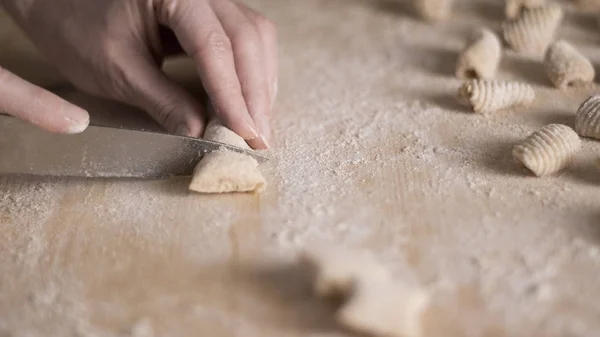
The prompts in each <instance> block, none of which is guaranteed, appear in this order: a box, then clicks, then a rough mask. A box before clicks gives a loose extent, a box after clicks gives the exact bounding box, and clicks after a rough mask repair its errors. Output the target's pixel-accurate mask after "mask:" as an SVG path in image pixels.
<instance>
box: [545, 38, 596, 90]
mask: <svg viewBox="0 0 600 337" xmlns="http://www.w3.org/2000/svg"><path fill="white" fill-rule="evenodd" d="M544 69H545V70H546V74H547V75H548V78H549V79H550V81H552V84H554V86H555V87H557V88H560V89H566V88H567V87H570V86H582V85H585V84H588V83H592V82H593V81H594V77H595V76H596V73H595V70H594V67H593V66H592V63H591V62H590V61H589V60H588V59H587V58H586V57H585V56H584V55H583V54H581V53H580V52H579V51H578V50H577V49H575V48H574V47H573V46H572V45H570V44H569V43H567V42H566V41H562V40H559V41H556V42H554V43H553V44H552V45H551V46H550V47H549V48H548V50H547V51H546V55H545V57H544Z"/></svg>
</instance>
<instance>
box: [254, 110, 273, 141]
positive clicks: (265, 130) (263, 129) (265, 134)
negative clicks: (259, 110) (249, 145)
mask: <svg viewBox="0 0 600 337" xmlns="http://www.w3.org/2000/svg"><path fill="white" fill-rule="evenodd" d="M256 125H257V126H258V129H259V130H260V137H261V138H262V140H263V141H264V143H265V144H267V146H268V141H269V139H270V138H271V127H270V125H269V119H268V118H266V117H265V116H257V117H256Z"/></svg>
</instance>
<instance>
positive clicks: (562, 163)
mask: <svg viewBox="0 0 600 337" xmlns="http://www.w3.org/2000/svg"><path fill="white" fill-rule="evenodd" d="M580 147H581V140H580V139H579V136H578V135H577V133H575V131H573V130H572V129H571V128H570V127H568V126H566V125H562V124H550V125H546V126H544V127H543V128H541V129H539V130H537V131H535V132H533V133H532V134H531V135H529V136H528V137H527V138H526V139H525V140H524V141H523V142H522V143H521V144H518V145H516V146H515V147H514V148H513V156H514V157H515V158H516V159H517V160H519V161H520V162H521V163H522V164H523V165H525V167H527V168H528V169H529V170H531V172H533V173H534V174H535V175H536V176H538V177H542V176H546V175H550V174H553V173H556V172H558V171H560V170H562V169H563V168H565V167H566V166H567V165H568V164H569V162H570V161H571V158H572V157H573V155H575V153H576V152H577V151H578V150H579V148H580Z"/></svg>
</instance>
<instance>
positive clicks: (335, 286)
mask: <svg viewBox="0 0 600 337" xmlns="http://www.w3.org/2000/svg"><path fill="white" fill-rule="evenodd" d="M300 261H301V263H303V264H305V265H307V266H309V267H310V269H311V270H312V271H313V274H314V291H315V293H316V294H317V295H318V296H320V297H342V298H345V297H347V296H348V295H349V294H350V293H351V292H352V291H353V287H354V285H355V284H357V283H360V282H365V281H384V280H389V279H390V278H391V276H390V274H389V273H388V271H387V270H386V269H385V268H384V267H383V266H382V265H380V264H379V263H378V262H377V261H376V260H375V259H374V258H373V256H372V255H369V254H359V253H356V252H349V251H346V250H344V249H341V248H332V247H324V246H322V247H312V248H310V249H306V250H305V251H304V252H303V253H302V254H301V255H300Z"/></svg>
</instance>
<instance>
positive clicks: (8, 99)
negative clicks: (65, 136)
mask: <svg viewBox="0 0 600 337" xmlns="http://www.w3.org/2000/svg"><path fill="white" fill-rule="evenodd" d="M0 113H6V114H9V115H11V116H14V117H17V118H19V119H22V120H24V121H27V122H30V123H32V124H35V125H37V126H39V127H41V128H43V129H46V130H48V131H51V132H60V133H79V132H82V131H84V130H85V129H86V128H87V126H88V124H89V123H90V116H89V115H88V113H87V112H86V111H85V110H83V109H81V108H79V107H77V106H75V105H73V104H71V103H69V102H67V101H66V100H64V99H62V98H60V97H58V96H57V95H55V94H53V93H51V92H49V91H47V90H44V89H42V88H40V87H38V86H36V85H33V84H31V83H29V82H27V81H25V80H23V79H22V78H20V77H18V76H16V75H15V74H13V73H11V72H9V71H8V70H6V69H3V68H2V67H0Z"/></svg>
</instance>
